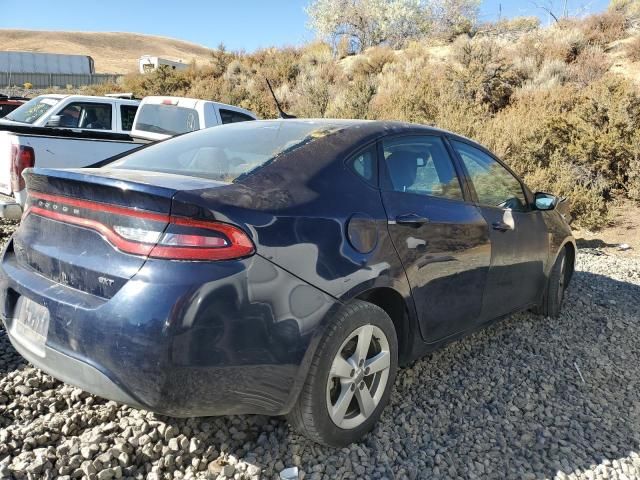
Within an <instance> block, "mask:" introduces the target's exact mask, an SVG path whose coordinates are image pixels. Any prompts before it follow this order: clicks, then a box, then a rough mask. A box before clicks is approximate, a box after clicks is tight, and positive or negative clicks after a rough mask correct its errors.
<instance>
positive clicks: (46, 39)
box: [0, 29, 211, 73]
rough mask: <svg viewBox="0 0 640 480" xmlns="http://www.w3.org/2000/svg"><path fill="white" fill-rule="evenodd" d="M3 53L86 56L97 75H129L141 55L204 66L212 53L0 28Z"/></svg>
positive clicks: (135, 37) (137, 39)
mask: <svg viewBox="0 0 640 480" xmlns="http://www.w3.org/2000/svg"><path fill="white" fill-rule="evenodd" d="M0 45H2V50H14V51H28V52H48V53H66V54H70V55H74V54H75V55H89V56H91V57H93V59H94V61H95V67H96V72H98V73H131V72H135V71H137V70H138V59H139V58H140V57H141V56H142V55H153V56H159V57H163V58H167V59H169V60H177V61H180V60H181V61H183V62H186V63H190V62H192V61H196V62H197V63H200V64H202V65H204V64H205V63H209V62H210V61H211V50H210V49H208V48H205V47H203V46H200V45H196V44H194V43H189V42H184V41H182V40H176V39H173V38H167V37H157V36H153V35H141V34H136V33H120V32H109V33H99V32H46V31H32V30H6V29H0Z"/></svg>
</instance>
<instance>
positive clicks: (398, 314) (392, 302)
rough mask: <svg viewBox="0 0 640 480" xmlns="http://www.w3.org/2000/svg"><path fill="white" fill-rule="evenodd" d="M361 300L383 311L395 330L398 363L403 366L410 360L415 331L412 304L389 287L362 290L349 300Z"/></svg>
mask: <svg viewBox="0 0 640 480" xmlns="http://www.w3.org/2000/svg"><path fill="white" fill-rule="evenodd" d="M356 299H357V300H363V301H365V302H369V303H372V304H373V305H376V306H378V307H380V308H381V309H382V310H384V311H385V313H386V314H387V315H389V318H391V321H392V322H393V325H394V327H395V329H396V334H397V338H398V361H399V364H400V365H405V364H407V363H408V362H409V361H411V359H412V350H413V342H412V340H411V339H412V338H413V336H414V332H415V331H416V324H415V315H412V311H411V308H412V304H410V303H408V301H407V299H406V298H405V297H404V296H403V295H402V294H401V293H400V292H399V291H398V290H396V289H394V288H393V287H390V286H375V287H371V288H369V289H366V290H363V291H361V292H360V293H358V294H357V295H355V296H353V297H352V298H350V299H349V300H356Z"/></svg>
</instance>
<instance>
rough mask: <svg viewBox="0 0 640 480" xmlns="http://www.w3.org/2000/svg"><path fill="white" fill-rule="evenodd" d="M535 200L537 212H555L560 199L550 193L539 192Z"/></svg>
mask: <svg viewBox="0 0 640 480" xmlns="http://www.w3.org/2000/svg"><path fill="white" fill-rule="evenodd" d="M534 198H535V206H536V210H553V209H554V208H556V206H557V205H558V197H556V196H555V195H551V194H550V193H544V192H537V193H536V194H535V195H534Z"/></svg>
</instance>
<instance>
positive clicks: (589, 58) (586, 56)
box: [568, 46, 612, 86]
mask: <svg viewBox="0 0 640 480" xmlns="http://www.w3.org/2000/svg"><path fill="white" fill-rule="evenodd" d="M611 65H612V62H611V59H610V58H609V56H608V55H607V54H606V53H604V51H603V50H602V48H601V47H599V46H589V47H587V48H586V49H584V50H583V51H582V52H580V55H578V57H577V58H576V60H575V61H574V62H573V63H572V64H571V65H570V67H569V69H568V74H569V79H570V80H571V81H573V82H576V83H578V84H580V85H582V86H587V85H589V84H591V83H593V82H595V81H596V80H599V79H601V78H602V77H603V76H604V75H605V73H607V72H608V71H609V69H610V68H611Z"/></svg>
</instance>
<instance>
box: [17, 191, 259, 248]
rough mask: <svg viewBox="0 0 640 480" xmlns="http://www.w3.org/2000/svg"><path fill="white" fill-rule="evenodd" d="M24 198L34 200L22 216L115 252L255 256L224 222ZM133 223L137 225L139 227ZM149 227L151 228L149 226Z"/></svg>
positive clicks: (82, 202) (72, 200)
mask: <svg viewBox="0 0 640 480" xmlns="http://www.w3.org/2000/svg"><path fill="white" fill-rule="evenodd" d="M29 197H30V198H31V199H33V200H34V201H32V202H30V205H29V208H28V209H27V211H26V212H25V217H26V216H27V215H29V214H30V213H35V214H37V215H40V216H42V217H47V218H51V219H53V220H57V221H60V222H64V223H69V224H73V225H78V226H80V227H85V228H89V229H91V230H94V231H96V232H98V233H100V234H101V235H102V236H103V237H104V238H105V239H106V240H107V241H108V242H109V243H111V244H112V245H113V246H114V247H116V248H117V249H119V250H121V251H122V252H125V253H130V254H133V255H144V256H149V257H152V258H162V259H167V260H231V259H238V258H243V257H248V256H250V255H253V254H254V253H255V247H254V245H253V242H252V241H251V239H250V238H249V237H248V235H247V234H246V233H245V232H244V231H243V230H242V229H240V228H239V227H236V226H234V225H230V224H228V223H222V222H214V221H202V220H194V219H190V218H183V217H175V216H170V215H164V214H160V213H151V212H145V211H140V210H136V209H134V208H127V207H120V206H114V205H107V204H102V203H97V202H91V201H88V200H79V199H77V198H68V197H61V196H58V195H49V194H45V193H40V192H31V191H30V192H29ZM92 214H96V215H98V216H99V215H102V216H105V215H106V216H107V218H108V219H109V221H108V222H105V221H101V220H99V219H97V218H89V217H91V215H92ZM119 218H120V219H121V220H120V222H119ZM136 219H139V220H140V222H138V224H136ZM145 222H146V223H145ZM149 222H151V223H152V224H153V225H156V227H155V228H152V227H150V226H149Z"/></svg>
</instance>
